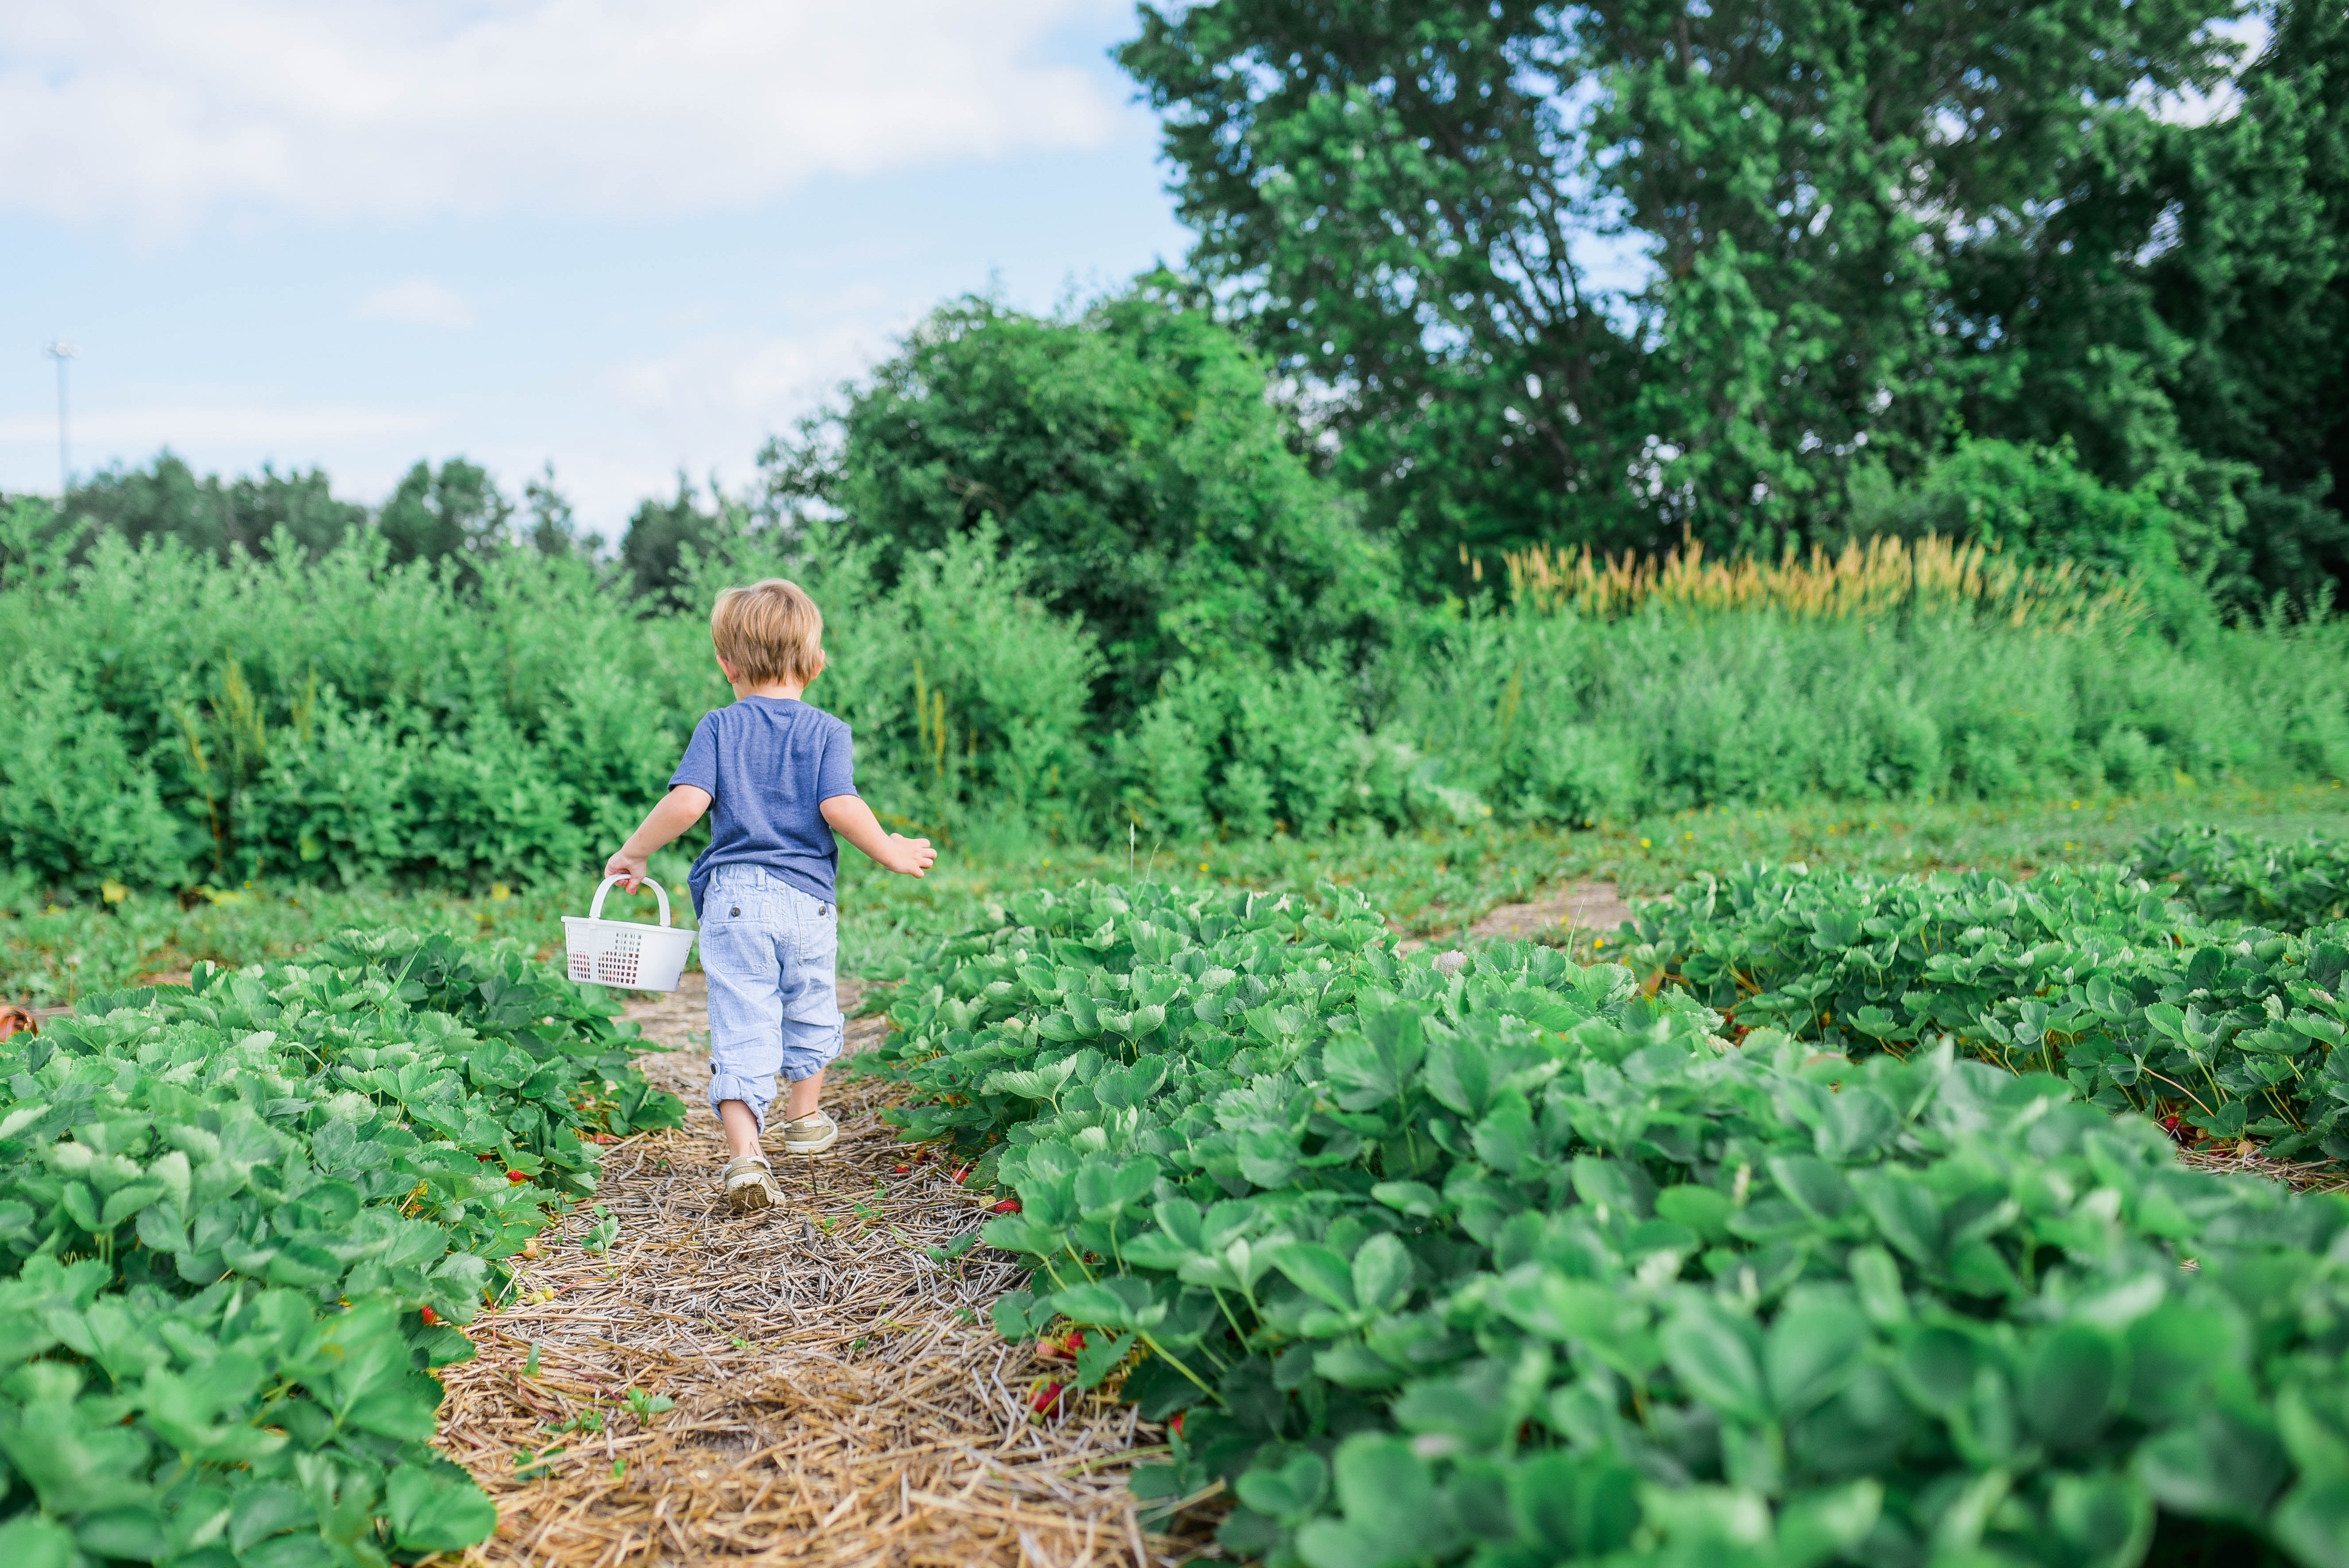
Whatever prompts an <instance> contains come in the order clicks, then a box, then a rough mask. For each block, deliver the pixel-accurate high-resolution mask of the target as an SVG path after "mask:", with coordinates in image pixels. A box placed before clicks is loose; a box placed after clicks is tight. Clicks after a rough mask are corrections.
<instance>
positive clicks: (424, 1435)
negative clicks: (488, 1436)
mask: <svg viewBox="0 0 2349 1568" xmlns="http://www.w3.org/2000/svg"><path fill="white" fill-rule="evenodd" d="M310 956H311V959H312V962H309V963H306V964H304V965H287V966H283V967H280V968H276V969H274V970H268V971H261V970H255V971H252V972H243V973H239V972H233V971H224V970H219V969H215V968H212V967H211V966H209V965H200V966H199V967H198V969H197V971H196V973H195V975H194V976H193V978H192V980H191V984H190V985H186V986H166V987H162V988H160V989H156V990H149V991H138V992H131V993H120V994H115V995H106V996H93V997H90V998H88V999H86V1000H85V1002H84V1003H83V1005H82V1006H81V1008H80V1009H79V1010H78V1013H77V1014H76V1016H73V1017H71V1018H68V1019H64V1020H60V1021H58V1022H57V1023H55V1024H53V1025H52V1026H50V1028H49V1029H48V1030H47V1032H46V1033H43V1034H41V1035H38V1036H35V1035H29V1034H19V1035H16V1036H15V1037H12V1038H11V1039H9V1040H7V1041H6V1042H5V1043H0V1323H5V1331H0V1454H5V1457H6V1460H7V1465H8V1469H7V1470H6V1472H5V1480H6V1487H5V1492H4V1493H0V1556H5V1560H6V1561H7V1562H9V1563H28V1564H56V1565H57V1568H67V1565H69V1564H72V1563H77V1562H82V1561H87V1560H88V1559H91V1558H95V1559H98V1560H101V1561H128V1562H140V1563H174V1564H186V1565H189V1568H199V1565H201V1568H235V1565H238V1564H261V1563H268V1564H279V1563H320V1564H348V1565H362V1564H368V1563H376V1564H380V1563H384V1562H385V1561H386V1560H387V1558H388V1557H397V1558H399V1559H401V1560H409V1559H412V1558H414V1557H416V1556H419V1555H420V1554H423V1553H432V1552H444V1551H456V1550H458V1549H460V1548H461V1547H464V1546H466V1545H469V1544H471V1543H472V1542H477V1541H480V1540H481V1539H483V1538H485V1537H486V1536H487V1535H488V1534H489V1533H490V1532H491V1531H492V1529H493V1528H494V1527H495V1525H496V1522H497V1513H496V1510H495V1509H494V1508H492V1506H491V1504H490V1501H489V1500H488V1499H487V1498H486V1497H485V1496H483V1495H482V1494H481V1490H480V1489H479V1488H478V1487H476V1486H475V1485H474V1484H473V1482H472V1480H471V1478H470V1477H468V1476H467V1475H466V1474H465V1473H464V1472H463V1471H462V1470H460V1469H458V1468H457V1467H456V1466H455V1465H453V1464H451V1463H450V1462H449V1461H448V1460H444V1459H442V1458H440V1456H439V1455H437V1454H436V1453H434V1451H433V1450H432V1449H431V1448H430V1447H429V1439H430V1438H431V1436H432V1433H433V1428H434V1413H435V1410H436V1408H437V1407H438V1406H439V1404H440V1386H439V1384H438V1382H437V1381H436V1380H435V1379H434V1378H433V1377H431V1376H430V1373H431V1370H432V1368H434V1367H440V1366H443V1365H446V1364H448V1363H450V1362H451V1361H456V1360H460V1359H463V1358H464V1357H467V1356H469V1355H470V1354H471V1345H470V1344H469V1343H468V1342H467V1341H466V1339H465V1338H464V1336H462V1335H460V1333H459V1332H458V1326H461V1325H463V1324H465V1323H468V1322H470V1321H471V1319H472V1317H473V1315H474V1314H475V1312H476V1311H477V1310H478V1309H479V1307H480V1305H481V1301H482V1296H483V1291H484V1287H485V1286H488V1285H490V1284H492V1280H493V1278H494V1277H495V1275H496V1274H497V1273H498V1264H497V1263H496V1260H498V1259H501V1258H503V1257H506V1256H509V1255H511V1254H512V1253H515V1252H517V1251H519V1250H520V1249H521V1248H522V1246H523V1244H524V1243H525V1242H527V1241H528V1240H529V1239H530V1238H531V1237H533V1236H534V1235H536V1234H537V1233H539V1231H540V1230H541V1229H543V1227H544V1225H545V1224H546V1223H547V1221H548V1219H549V1216H550V1213H551V1212H553V1211H554V1210H556V1209H558V1208H560V1207H561V1206H563V1205H565V1204H567V1203H570V1202H575V1201H576V1200H578V1199H581V1198H584V1197H585V1196H586V1195H587V1194H589V1193H590V1192H592V1191H594V1188H595V1177H596V1173H597V1169H598V1162H597V1153H598V1150H597V1149H596V1147H595V1143H594V1142H593V1141H590V1140H588V1138H587V1137H583V1135H590V1136H595V1137H601V1136H608V1135H609V1134H612V1133H616V1132H626V1131H629V1130H635V1129H638V1128H644V1127H660V1126H675V1125H677V1123H678V1121H679V1120H680V1119H681V1117H682V1109H683V1108H682V1107H681V1106H679V1105H678V1102H677V1101H676V1100H675V1099H673V1098H672V1097H669V1096H667V1095H662V1094H658V1093H656V1092H654V1091H653V1090H651V1089H650V1088H649V1087H648V1086H647V1084H646V1082H645V1080H644V1078H643V1075H642V1074H640V1073H638V1072H637V1071H636V1069H635V1068H633V1067H632V1066H631V1065H630V1058H631V1053H632V1050H633V1048H634V1046H635V1042H634V1041H633V1040H632V1039H631V1038H630V1037H631V1036H632V1035H633V1033H634V1030H633V1027H629V1028H622V1027H620V1026H615V1025H614V1024H613V1022H612V1021H611V1019H610V1017H609V1016H607V1015H608V1010H609V1004H608V1002H605V1001H604V1000H602V999H601V997H600V996H598V997H596V998H594V999H591V998H590V997H589V995H587V994H586V993H585V992H583V991H582V990H581V989H580V988H578V987H576V986H573V985H569V984H568V983H567V982H564V981H562V980H559V979H557V978H555V977H554V976H553V975H550V974H549V973H548V972H547V970H546V969H545V968H544V966H543V965H538V964H535V963H534V962H533V961H532V960H530V959H529V958H528V957H527V956H525V955H523V954H520V953H518V952H515V951H512V950H511V949H504V948H494V947H488V946H471V947H469V946H466V945H463V944H457V943H453V942H451V941H450V939H449V938H447V937H431V938H422V937H416V936H413V935H410V934H406V933H400V932H390V933H385V934H377V935H372V936H359V935H351V936H348V937H346V938H343V939H341V940H339V941H337V942H336V943H333V944H327V945H326V946H325V947H322V948H321V949H319V950H318V951H317V952H316V953H315V954H311V955H310ZM78 1553H79V1554H81V1555H77V1554H78Z"/></svg>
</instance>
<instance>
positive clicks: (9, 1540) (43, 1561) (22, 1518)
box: [0, 1513, 82, 1568]
mask: <svg viewBox="0 0 2349 1568" xmlns="http://www.w3.org/2000/svg"><path fill="white" fill-rule="evenodd" d="M81 1561H82V1557H81V1553H80V1552H79V1550H78V1548H77V1547H76V1546H75V1544H74V1537H73V1532H72V1531H70V1530H67V1528H66V1527H65V1526H64V1525H62V1524H59V1523H57V1522H56V1521H55V1520H51V1519H44V1518H42V1517H41V1516H40V1515H38V1514H35V1513H23V1514H19V1515H17V1516H16V1518H14V1519H12V1520H10V1521H9V1522H7V1523H5V1524H0V1563H7V1564H8V1565H9V1568H78V1564H79V1563H81Z"/></svg>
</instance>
